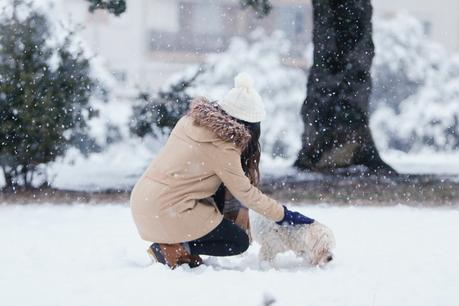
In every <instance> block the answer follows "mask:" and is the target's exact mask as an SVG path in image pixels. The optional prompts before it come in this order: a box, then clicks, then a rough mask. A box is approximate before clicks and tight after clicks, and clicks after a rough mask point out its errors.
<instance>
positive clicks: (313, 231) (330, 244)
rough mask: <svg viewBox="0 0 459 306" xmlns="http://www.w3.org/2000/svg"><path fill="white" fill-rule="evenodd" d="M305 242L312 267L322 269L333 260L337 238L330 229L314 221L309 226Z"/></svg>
mask: <svg viewBox="0 0 459 306" xmlns="http://www.w3.org/2000/svg"><path fill="white" fill-rule="evenodd" d="M305 240H306V241H305V244H306V247H307V249H308V253H309V261H310V263H311V264H312V265H314V266H320V267H322V266H325V265H326V264H328V263H329V262H330V261H332V260H333V256H334V255H333V250H334V248H335V237H334V235H333V232H332V231H331V230H330V229H329V228H328V227H326V226H325V225H323V224H322V223H320V222H317V221H314V223H312V224H310V225H308V226H307V230H306V235H305Z"/></svg>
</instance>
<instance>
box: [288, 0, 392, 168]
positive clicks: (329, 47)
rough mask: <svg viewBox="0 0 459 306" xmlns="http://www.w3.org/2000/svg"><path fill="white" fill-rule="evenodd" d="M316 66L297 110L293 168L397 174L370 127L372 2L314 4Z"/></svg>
mask: <svg viewBox="0 0 459 306" xmlns="http://www.w3.org/2000/svg"><path fill="white" fill-rule="evenodd" d="M312 5H313V11H314V29H313V43H314V63H313V66H312V67H311V71H310V74H309V79H308V84H307V97H306V100H305V101H304V104H303V107H302V109H301V115H302V118H303V121H304V133H303V135H302V149H301V151H300V152H299V154H298V158H297V160H296V162H295V166H296V167H298V168H300V169H310V170H315V171H332V172H334V171H335V170H336V169H337V168H341V167H349V166H354V165H365V166H366V167H368V168H369V169H370V170H372V171H381V170H382V171H384V172H389V173H390V172H394V173H395V171H394V170H393V169H392V168H391V167H390V166H388V165H387V164H386V163H385V162H384V161H382V160H381V158H380V156H379V154H378V152H377V149H376V147H375V144H374V141H373V138H372V136H371V132H370V129H369V126H368V117H369V115H368V104H369V98H370V93H371V75H370V68H371V63H372V60H373V57H374V45H373V41H372V24H371V15H372V6H371V2H370V0H356V1H345V0H313V1H312Z"/></svg>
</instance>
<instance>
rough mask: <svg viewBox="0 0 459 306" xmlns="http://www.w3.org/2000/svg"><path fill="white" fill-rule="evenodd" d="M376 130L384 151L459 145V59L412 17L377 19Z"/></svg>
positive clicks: (374, 125)
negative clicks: (432, 39) (436, 41)
mask: <svg viewBox="0 0 459 306" xmlns="http://www.w3.org/2000/svg"><path fill="white" fill-rule="evenodd" d="M374 24H375V30H374V41H375V47H376V56H375V59H374V63H373V71H372V72H373V80H374V89H373V96H372V108H373V109H374V112H373V114H372V116H371V128H372V131H373V134H374V136H375V140H376V143H377V145H378V147H379V148H380V150H383V151H386V150H390V149H398V150H402V151H406V152H415V151H420V150H425V149H430V150H442V151H445V150H446V151H448V150H454V149H458V147H459V124H458V121H459V58H458V57H454V56H451V55H450V54H448V52H447V51H446V50H445V49H444V48H442V47H441V46H439V45H438V44H436V43H434V42H432V41H431V40H430V39H429V38H428V37H427V35H426V33H425V28H424V25H423V24H422V23H421V22H420V21H419V20H417V19H415V18H413V17H411V16H408V15H404V14H401V15H397V16H394V17H393V18H391V19H385V20H383V19H376V20H375V23H374Z"/></svg>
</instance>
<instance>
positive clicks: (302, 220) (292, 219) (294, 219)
mask: <svg viewBox="0 0 459 306" xmlns="http://www.w3.org/2000/svg"><path fill="white" fill-rule="evenodd" d="M312 222H314V219H311V218H308V217H306V216H304V215H302V214H300V213H299V212H296V211H290V210H288V209H287V207H285V205H284V218H283V219H282V220H280V221H278V222H276V223H277V224H279V225H299V224H311V223H312Z"/></svg>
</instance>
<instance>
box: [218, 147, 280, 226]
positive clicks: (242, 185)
mask: <svg viewBox="0 0 459 306" xmlns="http://www.w3.org/2000/svg"><path fill="white" fill-rule="evenodd" d="M220 149H221V150H219V152H218V153H216V154H215V156H214V159H213V161H214V171H215V173H216V174H217V176H218V177H219V178H220V179H221V181H222V182H223V184H225V186H226V188H228V190H229V191H230V192H231V194H232V195H233V196H234V197H235V198H236V199H238V200H239V201H240V202H241V203H242V204H244V206H246V207H248V208H250V209H253V210H254V211H256V212H257V213H259V214H261V215H263V216H265V217H266V218H268V219H271V220H273V221H280V220H282V218H283V217H284V208H283V207H282V205H280V204H279V203H278V202H277V201H275V200H273V199H271V198H270V197H268V196H266V195H265V194H263V193H262V192H261V191H260V190H259V189H258V188H257V187H255V186H253V185H252V184H251V183H250V180H249V178H248V177H247V176H245V174H244V170H242V165H241V154H240V151H239V150H238V149H237V148H236V147H233V146H230V145H227V146H223V148H222V147H220Z"/></svg>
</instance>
